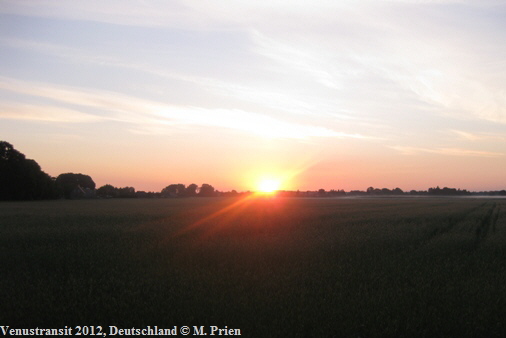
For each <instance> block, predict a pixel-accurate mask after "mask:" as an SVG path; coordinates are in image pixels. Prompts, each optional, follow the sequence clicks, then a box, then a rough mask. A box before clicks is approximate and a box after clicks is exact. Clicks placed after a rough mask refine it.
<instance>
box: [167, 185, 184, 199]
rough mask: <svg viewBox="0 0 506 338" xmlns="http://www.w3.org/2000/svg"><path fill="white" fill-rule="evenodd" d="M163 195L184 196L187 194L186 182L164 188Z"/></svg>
mask: <svg viewBox="0 0 506 338" xmlns="http://www.w3.org/2000/svg"><path fill="white" fill-rule="evenodd" d="M161 195H162V196H163V197H182V196H184V195H185V186H184V184H181V183H179V184H171V185H168V186H166V187H165V188H163V189H162V192H161Z"/></svg>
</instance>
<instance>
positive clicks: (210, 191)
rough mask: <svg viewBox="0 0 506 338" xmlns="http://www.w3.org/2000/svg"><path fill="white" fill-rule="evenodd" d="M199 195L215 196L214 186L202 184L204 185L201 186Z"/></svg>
mask: <svg viewBox="0 0 506 338" xmlns="http://www.w3.org/2000/svg"><path fill="white" fill-rule="evenodd" d="M199 196H202V197H210V196H214V187H213V186H212V185H209V184H207V183H204V184H202V186H201V187H200V191H199Z"/></svg>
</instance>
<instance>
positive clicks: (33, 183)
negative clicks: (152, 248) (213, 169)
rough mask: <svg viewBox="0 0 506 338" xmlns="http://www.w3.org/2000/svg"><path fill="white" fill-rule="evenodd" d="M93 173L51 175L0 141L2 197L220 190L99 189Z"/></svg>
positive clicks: (209, 192) (207, 192) (211, 192)
mask: <svg viewBox="0 0 506 338" xmlns="http://www.w3.org/2000/svg"><path fill="white" fill-rule="evenodd" d="M95 187H96V185H95V182H94V181H93V179H92V178H91V177H90V176H89V175H84V174H80V173H79V174H76V173H64V174H60V175H58V177H56V178H55V177H51V176H50V175H48V174H47V173H45V172H44V171H42V169H41V167H40V166H39V164H38V163H37V162H36V161H35V160H32V159H27V158H26V156H25V155H24V154H22V153H21V152H19V151H18V150H16V149H14V147H13V145H12V144H10V143H8V142H6V141H0V200H3V201H6V200H18V201H20V200H43V199H58V198H65V199H79V198H95V197H101V198H136V197H193V196H200V197H210V196H215V195H216V194H217V191H216V190H215V189H214V187H213V186H212V185H210V184H207V183H204V184H202V185H201V186H200V187H199V186H197V185H196V184H194V183H192V184H190V185H188V186H185V185H184V184H170V185H168V186H167V187H165V188H163V189H162V191H161V192H159V193H155V192H144V191H135V188H134V187H122V188H116V187H114V186H112V185H110V184H106V185H104V186H102V187H100V188H98V189H95Z"/></svg>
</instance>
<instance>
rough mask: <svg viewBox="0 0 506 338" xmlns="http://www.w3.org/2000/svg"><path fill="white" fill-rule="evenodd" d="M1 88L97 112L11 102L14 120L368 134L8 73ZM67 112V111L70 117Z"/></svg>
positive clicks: (290, 134)
mask: <svg viewBox="0 0 506 338" xmlns="http://www.w3.org/2000/svg"><path fill="white" fill-rule="evenodd" d="M0 89H3V90H8V91H12V92H16V93H21V94H25V95H30V96H36V97H42V98H45V99H49V100H52V101H54V102H63V103H65V104H72V105H76V106H82V107H87V108H92V109H94V110H95V114H96V115H87V114H83V113H79V112H78V111H76V110H72V109H63V108H57V109H55V110H54V112H53V113H49V112H50V109H48V108H42V109H41V110H40V111H39V110H37V107H36V106H33V105H18V106H17V105H16V104H13V103H11V104H9V106H8V107H4V108H5V109H3V110H4V112H3V113H1V114H0V117H3V118H10V119H13V118H16V116H17V118H18V119H24V120H27V119H28V120H30V119H31V120H39V121H42V120H43V121H55V122H56V121H59V122H89V121H94V120H97V119H104V120H111V121H119V122H126V123H131V124H135V125H138V126H139V127H140V128H141V129H142V128H143V127H147V128H149V129H150V130H153V125H158V126H161V125H167V126H184V125H197V126H205V127H220V128H228V129H232V130H237V131H243V132H249V133H252V134H256V135H260V136H264V137H269V138H293V139H305V138H311V137H336V138H367V137H366V136H364V135H361V134H351V133H345V132H339V131H334V130H331V129H329V128H326V127H323V126H318V125H311V124H297V123H292V122H287V121H283V120H280V119H276V118H273V117H270V116H266V115H262V114H258V113H253V112H248V111H244V110H239V109H209V108H200V107H191V106H175V105H170V104H164V103H160V102H154V101H150V100H145V99H140V98H135V97H130V96H127V95H124V94H119V93H114V92H107V91H93V90H87V89H80V88H71V87H62V86H54V85H48V84H42V83H33V82H23V81H19V80H14V79H9V78H5V77H0ZM0 108H2V107H0ZM29 111H30V112H29ZM65 115H67V117H66V118H65ZM159 130H160V129H159Z"/></svg>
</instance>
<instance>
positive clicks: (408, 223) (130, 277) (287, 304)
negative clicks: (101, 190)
mask: <svg viewBox="0 0 506 338" xmlns="http://www.w3.org/2000/svg"><path fill="white" fill-rule="evenodd" d="M505 210H506V200H501V199H457V198H454V199H430V198H421V199H408V198H406V199H249V200H245V201H240V200H236V199H205V198H201V199H180V200H92V201H52V202H30V203H1V204H0V264H1V265H0V268H1V271H0V325H10V326H11V327H16V328H35V327H37V326H38V327H44V328H60V327H62V328H63V327H64V326H65V325H67V326H74V325H94V326H97V325H100V326H103V327H108V326H109V325H115V326H118V327H120V328H131V327H133V326H135V327H140V328H142V327H144V326H146V325H151V326H154V325H157V326H158V327H160V328H172V327H173V326H178V327H181V326H183V325H188V326H190V327H192V326H193V325H195V326H208V325H216V326H219V327H221V328H223V327H225V326H228V328H237V329H240V330H241V333H242V334H243V335H245V336H255V337H260V336H300V337H303V336H343V337H345V336H346V337H358V336H360V337H385V336H403V337H503V336H506V215H505ZM220 211H221V212H220ZM208 333H209V331H208Z"/></svg>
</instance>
